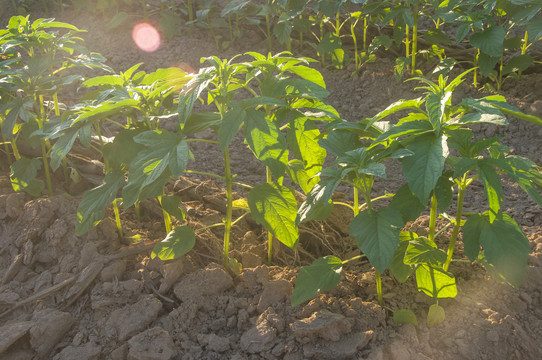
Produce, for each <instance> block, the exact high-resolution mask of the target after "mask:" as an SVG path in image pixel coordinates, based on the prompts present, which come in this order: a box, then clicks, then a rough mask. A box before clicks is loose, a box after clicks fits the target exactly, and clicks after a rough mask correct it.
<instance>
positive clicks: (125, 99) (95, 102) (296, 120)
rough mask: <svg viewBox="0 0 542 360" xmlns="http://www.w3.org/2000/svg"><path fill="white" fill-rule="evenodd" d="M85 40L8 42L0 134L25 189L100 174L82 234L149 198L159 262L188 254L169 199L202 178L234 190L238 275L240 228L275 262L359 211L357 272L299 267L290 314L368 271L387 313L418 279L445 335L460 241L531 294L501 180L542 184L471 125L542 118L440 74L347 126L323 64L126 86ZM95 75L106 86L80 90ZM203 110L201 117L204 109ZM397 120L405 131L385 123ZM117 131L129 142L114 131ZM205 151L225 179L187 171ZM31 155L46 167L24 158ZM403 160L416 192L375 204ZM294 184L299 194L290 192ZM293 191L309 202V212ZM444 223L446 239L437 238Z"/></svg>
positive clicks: (83, 215) (336, 266) (226, 64)
mask: <svg viewBox="0 0 542 360" xmlns="http://www.w3.org/2000/svg"><path fill="white" fill-rule="evenodd" d="M80 32H81V31H80V30H79V29H77V28H76V27H74V26H73V25H70V24H66V23H61V22H55V21H54V20H52V19H38V20H36V21H34V22H31V21H29V18H28V17H26V18H25V17H22V16H18V17H13V18H11V19H10V21H9V25H8V28H7V29H6V30H0V56H1V58H0V74H1V77H0V125H1V127H0V129H1V130H0V131H1V135H2V140H3V152H4V156H5V157H6V158H7V159H8V160H9V162H10V164H11V174H10V178H11V183H12V185H13V188H14V189H15V190H16V191H26V192H27V193H29V194H31V195H33V196H40V195H41V194H42V193H43V192H46V193H48V194H49V195H51V194H52V193H53V190H54V189H53V183H52V180H51V173H52V172H56V171H58V172H60V173H63V174H64V176H65V178H66V181H68V182H69V181H73V179H74V178H76V177H77V176H78V174H77V168H74V167H72V166H70V163H69V162H67V161H66V159H67V157H68V155H69V154H70V152H71V151H72V148H73V146H74V144H76V143H80V144H81V145H83V146H85V147H87V148H89V151H90V149H92V150H94V151H96V152H97V153H98V154H100V156H101V159H102V160H103V163H104V177H103V180H101V184H100V185H98V186H97V187H95V188H93V189H91V190H88V191H86V192H85V194H84V196H83V198H82V200H81V202H80V204H79V206H78V209H77V222H76V234H77V235H83V234H84V233H86V232H87V231H88V230H90V229H91V228H92V227H94V226H96V225H97V224H98V223H99V222H100V221H101V220H102V218H103V217H104V216H105V212H106V209H107V208H108V207H109V206H113V209H114V213H115V217H116V221H117V226H118V231H119V235H120V236H122V226H121V218H120V209H121V208H122V209H125V210H126V209H128V208H130V207H132V206H133V207H135V209H136V211H137V212H138V211H139V206H140V203H141V202H142V201H145V200H148V199H151V200H155V201H157V203H158V204H160V206H161V208H162V209H163V219H164V226H165V229H166V233H167V236H166V237H165V238H164V239H163V241H161V242H159V243H157V244H156V246H155V247H154V250H153V252H152V257H155V256H158V257H160V258H161V259H163V260H171V259H174V258H177V257H179V256H182V255H184V254H186V253H187V252H189V251H190V250H191V249H192V248H193V247H194V245H195V243H196V239H197V233H198V232H200V231H202V230H203V229H204V228H191V227H190V226H188V225H187V223H188V222H187V221H186V218H185V217H186V214H185V211H184V207H183V204H182V199H181V197H179V196H177V195H172V194H168V193H166V191H165V188H166V185H167V184H168V183H169V182H170V181H171V180H172V179H175V178H178V177H180V176H182V175H184V174H200V175H206V176H210V177H214V178H218V179H220V180H222V181H223V182H224V184H225V188H226V199H225V200H226V211H225V217H224V221H223V222H221V223H218V224H214V225H210V226H212V227H218V226H220V227H223V229H224V239H223V245H224V250H223V264H224V266H225V267H227V268H229V269H231V270H232V271H239V270H240V267H241V264H239V263H238V262H237V261H236V260H235V259H232V258H230V256H229V244H230V234H231V228H232V227H233V226H235V224H236V223H237V222H238V221H239V220H240V219H242V218H243V217H245V216H251V217H252V218H253V219H254V220H255V221H256V222H257V223H259V224H261V225H262V226H263V227H264V228H265V230H266V231H267V233H268V236H267V247H268V261H269V262H271V261H272V253H273V242H274V241H275V240H278V241H280V242H281V243H283V244H284V245H286V246H288V247H289V248H291V249H293V250H294V251H295V250H296V248H297V246H298V245H299V226H300V224H301V223H302V222H305V221H314V220H321V219H325V218H326V217H327V216H329V214H330V213H331V212H332V211H333V207H334V206H346V207H348V208H350V209H351V210H352V213H353V215H354V218H353V220H352V221H351V222H350V224H349V229H350V235H351V237H352V239H353V241H354V242H355V243H356V244H357V246H358V247H359V249H360V254H359V255H358V256H355V257H354V258H351V259H339V258H338V257H336V256H326V257H324V258H321V259H318V260H316V261H315V262H314V263H313V264H312V265H309V266H306V267H304V268H302V269H301V270H300V273H299V276H298V278H297V282H296V286H295V290H294V293H293V295H292V304H293V305H297V304H301V303H302V302H304V301H306V300H308V299H310V298H311V297H313V296H315V295H316V294H317V293H318V292H319V291H325V290H327V289H330V288H331V287H333V286H335V285H336V284H337V283H338V281H339V280H340V278H341V272H342V269H343V266H344V264H346V263H348V262H351V261H355V260H360V259H362V258H366V259H367V260H368V261H369V262H370V263H371V264H372V266H374V268H375V272H376V281H377V291H378V299H379V303H380V304H382V303H383V300H382V286H381V274H382V273H383V272H384V271H386V270H388V269H389V272H390V274H391V275H392V276H394V277H395V278H396V279H397V280H398V281H399V282H404V281H406V280H407V279H408V278H409V277H410V276H415V279H416V283H417V286H418V289H419V290H420V291H422V292H424V293H425V294H427V295H428V296H430V297H431V298H433V299H434V305H433V306H432V307H431V308H430V311H429V317H428V319H429V322H430V323H432V324H436V323H438V322H439V321H442V320H443V309H442V308H441V307H440V306H439V305H438V301H439V299H441V298H446V297H454V296H455V295H456V294H457V288H456V283H455V277H454V275H453V274H452V273H451V272H450V270H451V264H452V263H453V262H454V261H465V259H462V258H458V256H457V255H456V256H454V251H455V249H456V244H457V241H458V240H462V241H463V245H464V249H465V256H466V257H467V258H468V261H470V262H478V263H481V264H483V265H484V266H485V267H486V269H488V271H489V272H490V273H491V274H492V275H494V276H495V277H496V278H497V279H500V280H503V281H506V282H508V283H510V284H512V285H514V286H519V285H520V282H521V280H522V277H523V275H524V273H525V271H526V267H527V255H528V253H529V252H530V251H531V250H530V246H529V242H528V240H527V238H526V236H525V234H524V233H523V231H522V230H521V228H520V227H519V226H518V224H517V223H516V222H515V221H514V220H513V219H512V217H511V216H510V215H508V214H507V213H506V212H504V209H502V207H501V203H502V201H503V195H504V194H503V189H502V176H503V175H506V176H507V177H508V179H509V180H510V181H512V182H514V183H517V184H518V186H519V187H520V188H521V189H523V190H524V191H525V192H526V193H528V194H529V195H530V196H531V198H533V199H534V201H535V202H536V203H537V204H539V205H542V198H541V196H540V189H541V188H542V174H541V172H540V168H539V167H538V166H537V165H536V164H535V163H534V162H532V161H530V160H528V159H526V158H523V157H519V156H515V155H511V154H510V149H508V148H507V147H506V146H504V145H501V144H499V139H498V138H487V139H486V138H478V137H475V136H474V134H473V131H472V130H471V129H470V128H469V127H470V126H471V125H473V124H480V123H490V124H496V125H503V126H504V125H507V115H509V116H514V117H518V118H521V119H524V120H526V121H530V122H533V123H537V124H542V120H540V119H539V118H537V117H534V116H530V115H525V114H523V113H521V112H520V111H519V110H518V109H516V108H515V107H513V106H510V105H508V104H507V103H506V101H505V99H504V98H503V97H502V96H500V95H492V96H487V97H484V98H481V99H462V100H461V101H460V102H459V103H457V104H454V103H452V93H453V91H454V90H455V89H456V87H457V86H458V85H459V84H460V83H461V82H462V81H463V79H464V77H465V76H466V75H467V74H468V73H469V72H470V71H472V70H468V71H466V72H464V73H463V74H461V75H460V76H458V77H456V78H454V79H452V80H449V79H448V78H447V77H445V76H443V75H442V74H440V75H439V76H438V77H437V78H436V80H431V79H429V78H425V77H417V78H413V79H411V80H414V81H419V82H421V83H422V86H421V87H420V88H419V89H422V90H424V91H425V94H424V95H423V96H422V97H420V98H417V99H409V100H401V101H398V102H396V103H393V104H391V105H390V106H389V107H388V108H386V109H385V110H383V111H382V112H380V113H379V114H377V115H375V116H373V117H371V118H364V117H362V116H360V118H362V119H361V120H358V121H350V122H349V121H345V120H343V119H341V118H340V116H339V114H338V113H337V111H336V110H335V109H334V108H333V107H332V106H330V105H328V104H327V103H326V102H325V101H324V99H325V97H326V96H327V95H328V91H327V90H326V88H325V82H324V79H323V77H322V75H321V74H320V73H319V72H318V71H317V70H315V69H314V68H311V67H310V66H309V65H310V63H311V62H312V61H314V60H311V59H308V58H297V57H293V56H292V55H291V54H290V53H286V52H285V53H279V54H276V55H273V56H272V55H268V56H264V55H261V54H258V53H255V52H249V53H246V54H243V55H238V56H236V57H233V58H232V59H229V60H222V59H219V58H217V57H209V58H205V59H202V63H203V65H205V66H204V67H202V68H201V69H200V70H199V72H198V74H186V73H185V72H183V71H182V70H180V69H178V68H168V69H158V70H156V71H154V72H151V73H146V72H145V71H142V70H139V68H140V65H141V64H136V65H134V66H132V67H131V68H129V69H128V70H126V71H124V72H119V73H115V72H114V71H113V70H112V69H110V68H109V67H108V66H106V65H105V64H104V61H105V59H104V58H103V57H101V56H100V55H99V54H96V53H92V52H90V51H88V50H87V49H86V48H84V47H83V46H82V45H81V39H80V38H79V37H78V36H77V34H79V33H80ZM83 67H86V68H91V69H99V71H101V72H102V73H103V74H104V75H98V76H92V77H83V76H82V75H80V74H81V73H82V72H83V71H82V68H83ZM66 86H78V88H79V89H80V90H82V92H84V95H82V96H81V98H80V99H79V100H78V102H77V103H76V104H75V105H70V106H68V105H66V104H63V103H62V102H61V101H60V100H59V97H61V96H62V95H61V94H62V88H63V87H66ZM197 102H200V103H201V104H202V106H201V109H202V110H198V111H196V110H195V104H196V103H197ZM198 108H200V107H198ZM392 114H397V115H399V116H400V120H399V121H394V122H391V121H388V120H387V118H388V117H389V116H390V115H392ZM164 121H168V122H173V123H174V124H175V126H174V130H166V129H164V127H163V126H161V125H160V123H161V122H164ZM105 124H109V125H110V126H109V128H111V126H113V127H115V128H116V131H114V133H113V134H107V133H105V131H104V125H105ZM208 129H211V130H212V131H213V133H214V134H215V135H216V136H215V138H214V139H212V140H209V139H204V138H202V137H200V136H199V134H200V133H201V132H202V131H204V130H208ZM236 136H241V137H242V138H243V139H244V142H245V144H246V146H247V147H248V148H249V149H250V150H251V151H252V153H253V155H254V157H255V158H256V159H258V160H259V161H260V162H261V163H262V165H263V166H264V167H265V169H266V174H267V176H266V181H265V182H263V183H262V184H257V185H247V184H242V183H239V182H237V181H236V179H235V175H234V173H233V172H232V168H231V164H230V155H229V154H230V144H231V142H232V140H233V139H234V137H236ZM192 142H208V143H212V144H215V145H216V146H217V147H218V148H219V149H220V150H221V152H222V154H223V163H224V173H222V174H211V173H202V172H198V171H195V170H191V169H190V161H191V160H193V159H198V156H200V154H198V153H193V152H192V151H191V143H192ZM21 144H25V145H27V146H30V147H35V148H37V149H38V153H39V154H41V155H38V156H34V157H32V156H25V155H24V154H22V153H21V152H20V151H19V147H20V145H21ZM326 157H332V158H334V159H335V160H334V162H333V163H332V164H331V165H330V166H324V160H325V159H326ZM390 159H397V160H398V161H399V162H400V163H401V165H402V172H403V175H404V178H405V179H406V180H405V183H404V185H403V186H402V187H401V188H400V189H399V190H398V191H397V192H396V193H390V194H385V195H382V196H376V197H375V196H374V195H373V193H374V191H373V185H374V182H375V181H385V178H386V165H387V162H388V160H390ZM39 171H43V176H44V177H45V179H46V180H45V183H44V182H43V181H42V180H41V179H40V176H38V172H39ZM286 178H288V179H289V180H291V181H289V182H288V183H290V182H291V183H292V184H294V185H292V186H295V188H293V187H289V186H286V185H285V181H284V180H285V179H286ZM473 182H481V183H482V184H483V186H484V192H485V195H486V199H487V203H486V204H485V206H484V209H483V211H481V212H476V213H468V212H465V211H463V206H464V200H465V194H466V192H467V189H468V188H469V186H470V185H471V184H472V183H473ZM340 183H346V184H348V185H349V186H351V187H352V189H353V194H354V200H353V203H346V202H337V201H333V198H332V195H333V193H334V191H335V190H336V188H337V186H338V185H339V184H340ZM235 186H241V187H244V188H247V189H248V196H247V198H246V199H234V198H233V188H234V187H235ZM296 189H298V190H301V191H302V192H303V193H304V194H305V196H306V199H305V200H304V201H303V202H302V203H300V204H299V203H298V201H297V200H296V197H295V196H294V194H295V191H296ZM384 199H388V201H385V200H384ZM390 200H391V201H390ZM234 210H237V211H235V212H234ZM425 210H427V211H429V214H430V223H429V233H428V235H427V236H419V235H418V234H416V233H414V232H404V231H402V228H404V227H405V225H406V224H407V223H408V222H411V221H414V220H416V219H417V218H418V217H419V216H420V214H421V213H422V212H423V211H425ZM448 212H451V213H452V214H453V215H450V214H448ZM234 213H235V214H237V216H234ZM239 214H240V215H239ZM439 217H440V218H442V219H444V220H445V221H447V225H445V226H444V227H441V228H437V225H436V223H437V218H439ZM208 227H209V226H208ZM447 228H451V229H452V234H451V236H450V238H449V240H448V247H447V248H446V249H444V250H442V249H439V248H438V246H437V244H436V242H435V239H436V237H437V235H438V234H440V233H443V231H444V230H445V229H447ZM396 315H397V316H396V320H397V321H398V322H413V321H414V320H415V316H414V317H413V314H412V313H411V312H409V311H407V310H401V311H397V312H396Z"/></svg>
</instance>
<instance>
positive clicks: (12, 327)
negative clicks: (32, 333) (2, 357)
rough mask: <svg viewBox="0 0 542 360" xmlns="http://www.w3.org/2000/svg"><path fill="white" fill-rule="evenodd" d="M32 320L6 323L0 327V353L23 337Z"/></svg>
mask: <svg viewBox="0 0 542 360" xmlns="http://www.w3.org/2000/svg"><path fill="white" fill-rule="evenodd" d="M31 324H32V323H31V322H30V321H23V322H19V323H14V324H9V325H4V326H2V327H0V354H2V353H3V352H4V351H6V350H7V349H8V348H9V347H10V346H11V345H12V344H13V343H15V342H16V341H17V340H19V339H20V338H22V337H23V336H24V335H26V333H27V332H28V330H29V329H30V326H31Z"/></svg>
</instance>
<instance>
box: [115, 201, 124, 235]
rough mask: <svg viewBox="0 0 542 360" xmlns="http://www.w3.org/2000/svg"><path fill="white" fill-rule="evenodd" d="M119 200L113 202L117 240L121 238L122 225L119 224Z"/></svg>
mask: <svg viewBox="0 0 542 360" xmlns="http://www.w3.org/2000/svg"><path fill="white" fill-rule="evenodd" d="M118 201H119V199H115V200H113V211H114V212H115V222H116V224H117V232H118V233H119V238H121V239H122V238H123V237H124V236H123V234H122V224H121V223H120V214H119V205H118Z"/></svg>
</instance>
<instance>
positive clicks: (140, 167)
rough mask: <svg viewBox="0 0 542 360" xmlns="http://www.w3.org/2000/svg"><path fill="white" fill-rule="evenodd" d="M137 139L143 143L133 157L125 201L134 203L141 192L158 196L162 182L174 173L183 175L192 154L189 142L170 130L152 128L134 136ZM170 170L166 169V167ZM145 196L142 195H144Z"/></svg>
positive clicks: (127, 203) (125, 204) (125, 191)
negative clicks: (145, 190) (141, 147)
mask: <svg viewBox="0 0 542 360" xmlns="http://www.w3.org/2000/svg"><path fill="white" fill-rule="evenodd" d="M134 141H135V142H136V143H138V144H141V145H143V146H144V148H143V149H141V150H140V151H139V152H138V154H137V156H136V157H135V158H134V159H133V161H132V164H131V166H130V171H129V173H128V184H127V186H126V187H125V188H124V190H123V198H124V202H123V205H124V207H125V208H128V207H130V206H132V205H133V204H134V203H135V201H136V200H137V199H138V197H139V199H140V200H143V198H145V196H143V195H142V194H140V193H142V192H143V190H144V189H145V188H147V192H146V193H147V194H149V195H151V194H152V195H154V196H151V197H155V196H159V195H161V193H162V192H163V191H159V188H160V186H163V185H164V184H165V182H167V180H168V178H169V177H170V176H171V175H173V176H175V177H178V176H180V175H181V174H182V173H183V172H184V169H185V168H186V164H187V163H188V160H189V158H190V154H189V150H188V145H187V143H186V142H185V141H184V138H183V137H182V136H179V135H177V134H175V133H172V132H169V131H167V130H154V131H152V130H149V131H145V132H142V133H140V134H138V135H136V136H135V137H134ZM166 170H167V171H166ZM141 196H142V197H141Z"/></svg>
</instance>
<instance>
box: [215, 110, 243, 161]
mask: <svg viewBox="0 0 542 360" xmlns="http://www.w3.org/2000/svg"><path fill="white" fill-rule="evenodd" d="M246 116H247V113H246V111H245V110H243V108H241V107H240V106H234V107H233V108H232V109H230V110H229V111H228V112H226V114H225V115H224V118H223V119H222V124H221V125H220V129H219V130H218V141H220V150H222V151H223V152H224V151H225V150H226V149H227V148H228V146H229V145H230V142H231V141H232V140H233V138H234V137H235V135H236V134H237V132H238V131H239V129H240V128H241V125H242V124H243V122H244V121H245V119H246Z"/></svg>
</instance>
